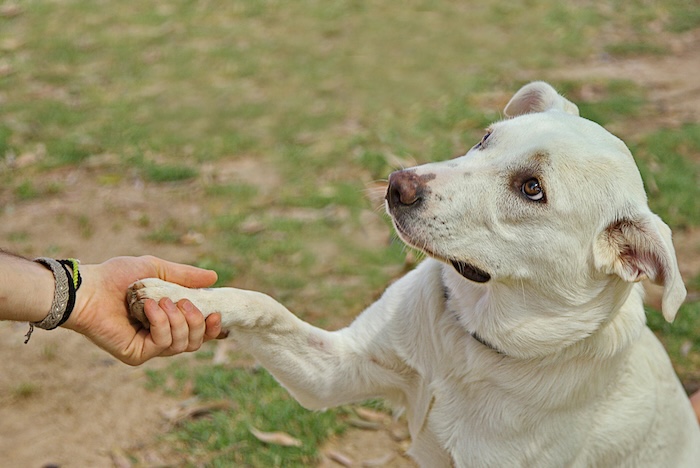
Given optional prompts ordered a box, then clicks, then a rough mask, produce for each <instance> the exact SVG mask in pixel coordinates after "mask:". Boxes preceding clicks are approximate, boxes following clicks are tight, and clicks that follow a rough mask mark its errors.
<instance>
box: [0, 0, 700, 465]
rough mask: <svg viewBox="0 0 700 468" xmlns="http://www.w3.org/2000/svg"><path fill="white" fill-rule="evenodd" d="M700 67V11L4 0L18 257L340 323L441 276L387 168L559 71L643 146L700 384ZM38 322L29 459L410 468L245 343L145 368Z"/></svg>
mask: <svg viewBox="0 0 700 468" xmlns="http://www.w3.org/2000/svg"><path fill="white" fill-rule="evenodd" d="M698 73H700V7H698V5H697V2H696V1H695V0H665V1H652V0H631V1H622V0H620V1H608V2H593V1H576V2H568V3H565V4H563V3H562V2H555V1H553V0H531V1H520V2H513V1H510V0H496V1H492V2H474V1H466V2H435V1H428V0H424V1H407V2H386V1H377V2H362V1H349V0H348V1H337V2H330V3H329V2H321V1H311V0H308V1H307V0H300V1H296V2H280V1H265V0H244V1H240V2H214V1H173V2H164V1H142V2H104V1H93V2H88V1H80V0H75V1H68V0H65V1H63V0H54V1H21V2H4V3H0V247H1V248H3V249H6V250H10V251H14V252H17V253H19V254H22V255H26V256H39V255H46V256H55V257H69V256H73V257H77V258H80V259H81V260H82V261H83V262H84V263H93V262H101V261H103V260H106V259H108V258H109V257H111V256H115V255H144V254H153V255H158V256H161V257H164V258H167V259H170V260H175V261H180V262H185V263H191V264H196V265H200V266H203V267H207V268H212V269H215V270H216V271H217V272H218V273H219V278H220V279H219V285H232V286H237V287H243V288H248V289H256V290H261V291H264V292H266V293H268V294H271V295H272V296H274V297H275V298H277V299H278V300H280V301H282V302H283V303H285V304H286V305H287V306H288V307H289V308H290V310H292V311H294V312H295V313H297V314H298V315H299V316H301V317H302V318H304V319H305V320H308V321H310V322H312V323H314V324H315V325H318V326H322V327H325V328H339V327H342V326H344V325H346V324H348V323H349V322H350V321H351V320H352V318H353V317H354V316H356V315H357V314H358V313H359V312H360V311H361V310H362V309H363V308H364V307H366V306H367V305H368V304H369V303H371V302H372V301H373V300H374V299H376V297H377V296H378V295H379V294H381V292H382V290H383V289H384V288H385V286H386V285H387V284H388V283H389V282H390V281H391V280H393V279H395V278H397V277H398V276H400V275H402V274H403V273H404V272H405V271H407V270H409V269H410V268H412V267H413V266H414V265H415V263H416V262H417V261H419V260H420V258H417V257H418V256H417V255H416V254H415V253H414V252H412V251H410V250H408V249H406V248H405V247H403V246H402V244H401V243H400V242H399V241H398V240H397V239H396V238H395V236H393V235H392V232H391V228H390V224H389V222H388V219H387V218H386V216H384V214H383V202H382V200H383V189H384V182H385V180H386V178H387V176H388V174H389V173H390V172H391V171H393V170H395V169H398V168H401V167H407V166H411V165H414V164H418V163H424V162H428V161H434V160H441V159H447V158H451V157H454V156H457V155H461V154H463V153H465V152H466V151H467V150H468V149H469V148H470V147H471V146H473V144H474V143H475V142H477V141H478V139H479V138H480V137H481V135H482V133H483V129H484V127H486V126H487V125H488V124H489V123H490V122H492V121H494V120H498V119H500V118H501V117H502V113H501V111H502V109H503V107H504V105H505V103H506V102H507V101H508V99H509V98H510V96H511V95H512V94H513V93H514V92H515V91H516V90H517V89H518V87H519V86H521V85H522V84H524V83H526V82H528V81H531V80H535V79H544V80H547V81H550V82H551V83H552V84H553V85H555V87H557V88H558V89H559V90H560V91H561V92H562V93H564V94H565V95H566V96H567V97H568V98H569V99H570V100H572V101H574V102H576V103H577V104H578V105H579V108H580V110H581V113H582V115H583V116H584V117H586V118H589V119H591V120H594V121H596V122H598V123H600V124H602V125H604V126H606V128H608V129H609V130H610V131H612V132H613V133H615V134H616V135H618V136H619V137H621V138H622V139H623V140H625V141H626V142H627V144H628V146H630V148H631V149H632V151H633V153H634V154H635V156H636V158H637V162H638V165H639V167H640V170H641V172H642V175H643V177H644V180H645V183H646V186H647V190H648V192H649V196H650V205H651V207H652V209H653V210H654V211H656V212H657V213H658V214H660V215H661V216H662V217H663V218H664V219H665V220H666V222H667V223H668V224H669V225H670V226H671V227H672V229H673V230H674V235H675V238H674V239H675V242H676V249H677V252H678V255H679V262H680V266H681V270H682V273H683V274H684V278H685V281H686V284H687V287H688V290H689V292H690V296H689V301H688V303H687V304H686V305H685V306H684V307H683V309H682V310H681V312H680V314H679V318H678V319H677V320H676V323H675V324H673V326H669V325H667V324H665V323H664V322H663V320H662V319H661V317H660V315H659V314H658V312H656V311H655V309H656V308H657V307H658V291H656V290H654V289H650V292H649V304H650V309H649V313H648V318H649V322H650V325H651V326H652V328H654V330H655V331H657V332H658V334H659V335H660V337H661V339H662V341H664V343H665V345H666V346H667V349H669V352H670V353H671V356H672V359H673V361H674V365H675V366H676V369H677V370H678V372H679V375H680V376H681V379H682V381H683V383H684V384H685V385H686V388H687V389H688V391H692V390H694V389H696V388H697V387H698V386H700V318H698V314H699V313H700V306H699V305H698V291H700V255H699V254H700V228H699V225H700V209H699V208H698V202H697V200H698V199H699V198H700V193H699V192H700V189H699V185H700V184H699V181H700V175H699V174H700V169H699V161H700V83H698V80H697V76H698ZM24 331H25V330H24V328H22V327H20V326H19V325H18V324H8V323H3V324H0V355H1V356H2V362H1V363H0V376H1V377H0V461H2V460H3V458H5V461H6V463H4V464H5V465H7V466H42V465H47V464H51V463H53V464H58V465H60V466H87V465H90V466H111V465H116V466H162V465H168V464H175V465H178V464H184V465H197V466H233V465H236V466H242V465H247V466H272V465H280V466H281V465H284V466H314V465H317V464H322V465H323V464H324V463H325V464H329V466H332V464H334V463H335V464H336V465H342V464H348V463H349V462H353V463H356V464H358V466H359V464H360V463H362V462H363V460H364V461H367V460H374V461H375V462H376V463H378V464H380V465H381V464H384V465H386V466H411V465H410V463H409V462H408V461H407V460H406V459H405V458H403V457H402V455H401V453H402V450H403V449H405V446H406V443H407V441H406V437H405V434H404V433H402V432H401V431H402V429H401V426H400V424H401V421H399V422H398V423H397V422H393V421H392V420H391V418H388V416H387V417H386V418H385V417H384V416H386V415H385V413H386V411H387V410H386V408H384V407H383V405H382V404H381V403H379V402H368V403H367V404H365V405H363V406H360V407H357V408H356V407H352V408H341V409H338V410H335V411H330V412H326V413H309V412H306V411H304V410H302V409H301V408H299V407H298V406H297V405H296V403H294V402H293V401H291V400H290V399H289V398H288V397H287V396H286V393H285V392H284V390H281V389H279V388H278V386H277V385H276V384H275V383H274V382H273V381H272V379H270V377H269V376H268V375H267V374H266V373H265V372H264V371H261V370H259V369H257V368H256V367H255V366H254V364H253V363H252V361H251V360H250V358H249V357H247V355H246V353H245V350H241V349H237V348H236V346H235V344H233V343H226V342H225V343H217V344H208V346H207V347H205V349H203V350H202V351H200V352H199V353H197V354H196V355H193V356H182V357H178V358H173V359H169V360H161V361H157V362H155V363H149V364H148V365H146V366H144V367H143V368H139V369H131V368H127V367H126V366H123V365H121V364H117V363H115V362H114V361H113V360H112V359H111V358H109V357H107V356H106V355H103V354H102V353H100V352H99V351H97V350H94V349H92V347H91V346H90V345H89V344H87V343H86V342H85V341H84V340H83V339H82V338H81V337H78V336H72V335H71V334H70V333H67V332H65V333H64V332H63V331H61V330H59V331H57V332H51V333H48V332H39V333H37V334H36V336H35V337H34V338H33V339H32V342H31V344H30V345H27V346H24V345H22V344H21V342H22V339H23V334H24ZM193 398H194V399H193ZM193 401H195V402H196V403H192V402H193ZM212 401H214V402H220V401H227V402H229V403H226V404H223V403H222V406H221V405H220V406H221V407H218V406H216V405H214V407H213V408H212V407H211V402H212ZM183 402H189V403H183ZM188 405H189V406H188ZM193 405H194V406H193ZM202 405H204V409H202V407H203V406H202ZM206 405H209V406H206ZM193 408H194V409H193ZM177 410H180V411H181V412H180V413H177ZM195 410H199V413H198V412H197V411H195ZM200 413H201V414H200ZM397 424H398V426H397ZM358 426H360V427H359V428H358ZM251 427H254V428H257V429H258V430H261V431H282V432H284V433H285V434H288V435H290V437H293V438H295V440H299V441H300V443H301V446H300V447H297V446H291V447H287V446H285V444H284V443H279V441H273V442H270V441H267V442H266V441H264V440H261V437H258V436H259V434H258V436H256V435H255V433H256V431H251V429H250V428H251ZM368 434H369V435H368ZM37 439H39V440H43V441H45V442H46V444H37V443H36V440H37ZM263 439H264V437H263ZM30 441H31V443H30ZM44 445H45V446H46V447H45V448H44ZM292 445H295V444H292ZM342 457H346V458H345V459H343V458H342ZM333 460H334V461H333ZM8 463H10V464H9V465H8Z"/></svg>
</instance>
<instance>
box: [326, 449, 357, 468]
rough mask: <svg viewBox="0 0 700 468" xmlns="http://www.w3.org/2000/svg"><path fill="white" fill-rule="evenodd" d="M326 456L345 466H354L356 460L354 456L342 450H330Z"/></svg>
mask: <svg viewBox="0 0 700 468" xmlns="http://www.w3.org/2000/svg"><path fill="white" fill-rule="evenodd" d="M326 456H327V457H328V458H330V459H331V460H333V461H334V462H336V463H338V464H340V465H343V466H348V467H350V466H352V465H353V464H354V463H355V462H354V461H353V460H352V458H350V457H348V456H347V455H344V454H342V453H340V452H336V451H335V450H329V451H328V452H326Z"/></svg>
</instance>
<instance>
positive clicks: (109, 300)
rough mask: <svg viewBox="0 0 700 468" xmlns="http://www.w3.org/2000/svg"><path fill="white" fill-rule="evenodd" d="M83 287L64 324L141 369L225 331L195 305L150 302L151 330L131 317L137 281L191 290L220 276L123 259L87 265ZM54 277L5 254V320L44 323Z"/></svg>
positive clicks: (0, 264)
mask: <svg viewBox="0 0 700 468" xmlns="http://www.w3.org/2000/svg"><path fill="white" fill-rule="evenodd" d="M80 274H81V276H82V278H83V283H82V285H81V287H80V289H79V290H78V292H77V296H76V304H75V308H74V310H73V313H72V314H71V316H70V318H69V319H68V320H67V321H66V322H65V323H64V324H63V325H62V326H63V327H64V328H68V329H72V330H75V331H77V332H78V333H81V334H83V335H85V336H87V337H88V338H89V339H90V340H91V341H92V342H93V343H95V344H96V345H98V346H99V347H101V348H103V349H104V350H105V351H107V352H109V353H110V354H112V355H113V356H115V357H116V358H118V359H119V360H121V361H123V362H125V363H127V364H130V365H138V364H142V363H143V362H145V361H147V360H149V359H151V358H153V357H155V356H169V355H173V354H177V353H181V352H184V351H194V350H196V349H198V348H199V347H200V346H201V344H202V342H203V341H207V340H210V339H213V338H216V337H217V336H218V335H219V334H220V333H221V318H220V316H219V315H218V314H214V315H211V316H209V317H208V318H207V320H206V322H205V320H204V317H203V316H202V314H201V313H200V312H199V311H198V310H197V309H196V308H194V307H193V306H192V304H191V303H190V302H189V301H186V300H182V301H179V302H178V304H177V306H176V305H174V304H172V302H169V301H167V300H163V301H160V302H159V304H156V303H155V302H153V301H149V303H148V304H147V305H146V309H147V310H146V313H147V314H148V316H149V320H150V321H151V328H150V330H149V329H146V328H143V327H142V326H141V325H140V324H138V323H135V322H134V321H133V320H131V319H130V317H129V314H128V311H127V308H126V303H125V294H126V289H127V287H128V286H129V285H130V284H131V283H132V282H134V281H136V280H138V279H141V278H145V277H159V278H163V279H167V280H169V281H172V282H176V283H180V284H182V285H185V286H187V287H193V288H197V287H205V286H210V285H211V284H212V283H214V281H216V273H215V272H213V271H209V270H202V269H199V268H195V267H191V266H187V265H180V264H177V263H172V262H167V261H165V260H161V259H158V258H156V257H151V256H145V257H117V258H113V259H110V260H108V261H106V262H104V263H101V264H98V265H81V266H80ZM53 294H54V278H53V274H52V273H51V271H49V270H48V269H46V268H45V267H43V266H42V265H40V264H37V263H35V262H32V261H29V260H26V259H24V258H21V257H17V256H15V255H12V254H7V253H4V252H0V320H17V321H29V322H38V321H40V320H42V319H43V318H44V317H45V316H46V314H47V312H48V311H49V309H50V307H51V303H52V301H53Z"/></svg>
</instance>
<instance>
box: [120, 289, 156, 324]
mask: <svg viewBox="0 0 700 468" xmlns="http://www.w3.org/2000/svg"><path fill="white" fill-rule="evenodd" d="M144 288H145V285H144V284H143V283H142V282H140V281H137V282H135V283H134V284H132V285H131V286H129V289H128V290H127V292H126V301H127V303H128V305H129V312H130V313H131V316H132V317H133V318H135V319H136V320H138V321H139V322H140V323H141V324H142V325H143V326H144V327H145V328H150V327H151V324H150V322H149V321H148V318H147V317H146V312H145V311H144V301H145V300H146V296H145V295H144V294H143V293H142V291H143V290H144Z"/></svg>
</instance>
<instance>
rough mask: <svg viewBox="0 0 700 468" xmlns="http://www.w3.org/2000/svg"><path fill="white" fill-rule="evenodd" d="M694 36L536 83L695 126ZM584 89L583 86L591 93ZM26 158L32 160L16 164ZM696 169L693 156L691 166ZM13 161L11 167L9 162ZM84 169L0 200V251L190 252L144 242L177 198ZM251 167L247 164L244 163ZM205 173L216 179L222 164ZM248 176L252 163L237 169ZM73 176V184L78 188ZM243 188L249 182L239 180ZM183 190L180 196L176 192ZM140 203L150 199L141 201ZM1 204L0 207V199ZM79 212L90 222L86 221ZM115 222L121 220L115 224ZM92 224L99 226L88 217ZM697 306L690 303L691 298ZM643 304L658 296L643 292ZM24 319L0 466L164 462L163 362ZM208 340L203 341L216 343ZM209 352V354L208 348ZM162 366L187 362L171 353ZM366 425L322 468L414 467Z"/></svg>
mask: <svg viewBox="0 0 700 468" xmlns="http://www.w3.org/2000/svg"><path fill="white" fill-rule="evenodd" d="M699 39H700V37H698V35H697V34H695V35H688V36H683V37H682V38H681V39H679V40H678V41H677V43H675V44H674V46H673V53H672V54H670V55H668V56H665V57H657V58H648V57H647V58H630V59H624V60H613V59H603V58H601V59H599V60H596V61H593V62H591V63H587V64H585V66H581V65H578V66H576V68H575V69H568V70H561V71H557V72H556V73H554V72H553V73H551V74H550V75H549V76H545V77H541V76H538V77H535V76H523V77H522V79H523V80H525V79H530V78H532V79H535V78H576V79H578V80H584V79H586V78H587V77H590V78H592V79H593V78H598V77H601V76H603V77H615V78H623V79H630V80H633V81H635V82H637V83H638V84H639V85H641V86H642V87H644V88H645V89H646V90H648V92H649V96H650V98H651V100H652V102H653V104H654V112H651V113H650V114H649V115H647V116H645V117H644V118H643V119H640V121H638V122H634V123H633V124H634V127H630V128H625V129H621V128H615V127H614V125H613V126H611V130H613V131H614V132H615V131H617V132H622V131H624V133H625V134H626V135H629V134H634V129H635V128H636V129H637V130H638V131H648V130H651V129H653V128H655V127H660V126H677V125H679V124H680V123H683V122H698V121H700V84H699V83H698V81H697V76H698V73H699V72H700V40H699ZM594 92H595V90H594V89H592V90H591V93H594ZM27 158H28V159H31V156H28V157H27ZM699 162H700V161H699ZM18 163H22V161H18ZM93 163H94V165H93V166H92V167H91V166H90V165H88V166H87V167H81V168H77V169H76V168H71V169H58V170H56V171H53V172H50V173H47V174H42V175H41V177H46V178H49V179H51V178H54V179H56V180H61V181H62V183H63V184H64V186H65V187H66V189H65V190H64V191H63V192H62V193H61V194H60V196H57V197H52V198H51V200H50V201H49V202H46V200H39V201H28V202H23V203H22V205H21V207H20V206H15V207H13V206H8V205H5V212H4V214H2V215H0V220H2V222H1V223H0V237H2V238H3V239H8V238H10V239H12V234H13V233H17V232H24V233H28V236H27V237H28V238H30V239H31V244H27V243H26V242H22V241H21V240H17V242H16V243H14V244H13V243H10V244H9V245H4V246H3V247H4V248H7V249H9V250H16V251H17V250H19V251H20V253H25V254H27V255H33V254H37V253H38V252H40V251H41V249H44V248H45V246H47V245H48V246H54V247H55V248H56V249H59V250H60V251H61V253H62V254H66V255H75V256H79V257H80V258H81V260H82V261H83V262H84V263H90V262H97V261H102V260H104V259H106V258H109V257H111V256H114V255H125V254H134V255H141V254H145V253H148V254H154V255H158V256H161V257H164V258H168V259H171V260H175V261H187V260H188V259H190V258H193V255H194V256H196V253H197V249H198V246H197V242H196V233H194V240H193V241H192V242H191V244H190V245H189V247H188V250H187V253H186V254H185V253H183V252H182V251H181V249H180V248H179V247H178V246H177V245H170V244H153V243H148V242H146V241H144V239H143V236H144V233H145V232H147V231H146V230H145V228H144V227H143V226H142V225H141V220H143V219H144V216H147V217H148V219H150V220H151V221H150V222H151V223H152V224H155V223H158V221H159V220H167V219H170V218H175V219H177V218H178V217H181V216H183V215H186V216H188V217H189V218H190V219H192V220H196V219H198V218H199V217H203V216H205V215H206V213H203V212H202V209H201V207H198V206H197V205H196V203H195V202H194V201H193V199H192V197H188V194H183V193H178V192H177V191H175V190H174V189H173V191H172V192H168V189H165V190H164V189H163V188H162V187H159V188H158V190H155V189H152V188H150V187H148V186H144V185H143V184H140V183H138V182H135V181H133V180H129V178H128V177H127V178H125V179H124V180H122V181H120V182H118V183H116V184H115V185H113V186H111V187H108V188H105V186H104V185H98V184H91V183H90V182H86V181H89V180H90V179H91V178H90V177H87V176H89V173H90V171H94V170H96V169H99V168H100V167H102V166H104V165H109V163H110V162H109V157H108V156H105V157H104V158H102V159H98V160H95V161H93ZM248 166H250V164H248ZM211 169H212V172H216V173H224V174H225V173H226V171H225V170H223V169H224V168H218V167H214V168H211ZM237 169H240V170H241V171H243V173H244V175H245V173H246V171H248V172H249V173H250V174H249V175H250V176H251V177H252V175H253V174H254V173H255V172H256V171H258V170H260V168H257V167H254V166H252V167H242V168H237ZM78 181H79V182H80V183H78ZM248 182H250V179H249V180H248ZM177 190H178V191H179V192H182V189H181V188H179V189H177ZM146 199H148V200H149V203H145V202H144V200H146ZM0 202H3V200H0ZM86 216H87V218H88V219H90V220H91V222H90V223H89V225H86V223H85V219H86ZM114 219H123V220H126V221H125V222H123V223H121V224H119V225H116V224H115V223H114ZM94 220H100V222H95V221H94ZM66 226H70V227H72V228H73V229H76V228H77V229H86V230H89V231H90V233H89V234H90V235H89V236H88V238H87V239H86V238H63V237H61V238H58V237H56V233H58V232H61V230H62V228H65V227H66ZM675 236H676V237H675V241H676V247H677V251H678V257H679V262H680V267H681V270H682V273H683V274H684V276H685V277H686V278H689V277H693V276H694V275H696V274H697V273H698V272H699V271H700V231H698V230H691V231H685V232H677V233H675ZM695 300H698V298H695ZM651 301H652V302H655V301H658V297H657V296H656V295H655V294H654V293H652V297H651ZM25 332H26V324H17V323H7V322H4V323H0V356H2V362H1V363H0V464H1V465H2V466H8V467H9V466H11V467H44V466H61V467H85V466H91V467H111V466H118V467H129V466H132V463H133V462H132V461H130V460H129V458H128V457H126V456H125V454H126V453H137V454H138V455H139V466H163V465H168V464H172V460H165V459H163V458H162V456H161V455H160V454H159V453H158V451H157V450H149V447H151V446H153V445H154V443H155V441H156V440H157V438H158V436H159V435H161V434H163V432H164V431H165V430H166V429H167V420H166V418H165V416H164V415H165V414H167V413H168V412H169V411H171V410H173V408H175V407H177V405H178V404H179V403H180V400H181V399H179V398H176V397H166V396H164V395H163V394H162V393H161V392H158V391H153V392H151V391H149V390H147V389H146V388H145V382H146V377H145V374H144V369H153V368H158V367H159V366H163V365H164V364H167V362H165V361H164V360H154V361H152V362H149V363H147V364H146V365H144V366H142V367H140V368H131V367H128V366H126V365H123V364H121V363H119V362H117V361H116V360H115V359H113V358H111V357H110V356H108V355H106V354H105V353H103V352H101V351H99V350H97V349H96V348H95V347H93V346H92V345H91V344H89V343H88V342H87V341H86V340H85V339H84V338H83V337H81V336H78V335H76V334H73V333H71V332H68V331H65V330H57V331H53V332H45V331H43V330H37V331H36V332H35V333H34V335H33V337H32V340H31V342H30V343H29V344H27V345H25V344H23V338H24V334H25ZM219 345H220V344H218V343H211V344H208V345H207V346H212V347H216V346H219ZM214 354H216V353H214ZM172 359H193V357H192V356H190V355H187V356H181V357H175V358H172ZM374 426H375V427H374V428H373V429H372V430H368V429H364V430H363V429H356V428H355V429H351V430H349V431H348V432H347V433H346V434H345V435H344V436H342V437H340V438H338V439H335V440H332V441H330V442H329V443H328V444H327V445H326V446H325V447H324V448H323V450H322V452H323V454H324V460H323V461H322V463H321V465H322V466H325V467H332V466H342V465H346V466H393V467H402V466H413V465H412V464H411V462H410V461H408V460H407V459H406V458H405V457H404V456H403V455H402V454H403V452H404V451H405V449H406V448H407V445H408V441H407V439H406V433H405V429H403V430H402V427H401V426H400V424H399V426H397V425H396V423H391V422H387V421H381V422H380V423H379V424H375V425H374Z"/></svg>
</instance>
